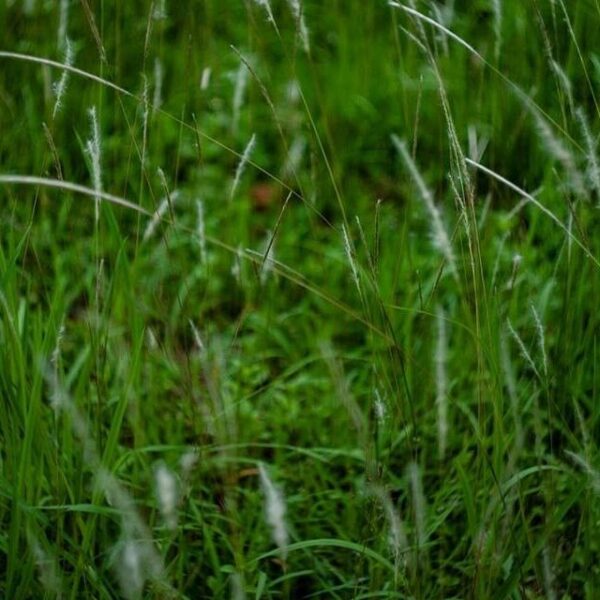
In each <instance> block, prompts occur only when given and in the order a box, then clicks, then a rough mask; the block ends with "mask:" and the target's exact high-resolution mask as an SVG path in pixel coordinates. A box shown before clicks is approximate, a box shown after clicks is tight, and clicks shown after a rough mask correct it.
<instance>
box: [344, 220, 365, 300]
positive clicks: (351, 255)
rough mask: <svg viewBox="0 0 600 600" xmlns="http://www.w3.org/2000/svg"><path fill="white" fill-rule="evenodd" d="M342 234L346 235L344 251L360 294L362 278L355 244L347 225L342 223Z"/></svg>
mask: <svg viewBox="0 0 600 600" xmlns="http://www.w3.org/2000/svg"><path fill="white" fill-rule="evenodd" d="M342 235H343V237H344V251H345V252H346V258H347V259H348V263H349V264H350V270H351V271H352V279H354V285H356V289H357V290H358V293H359V295H360V294H361V292H362V290H361V288H360V278H359V276H358V268H357V267H356V260H355V254H356V253H355V250H354V245H353V244H352V242H351V241H350V236H349V235H348V230H347V229H346V225H342Z"/></svg>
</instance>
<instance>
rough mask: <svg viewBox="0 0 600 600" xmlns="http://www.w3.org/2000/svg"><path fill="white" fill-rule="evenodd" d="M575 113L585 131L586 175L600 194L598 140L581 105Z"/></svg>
mask: <svg viewBox="0 0 600 600" xmlns="http://www.w3.org/2000/svg"><path fill="white" fill-rule="evenodd" d="M575 114H576V116H577V120H578V121H579V126H580V127H581V131H582V133H583V139H584V141H585V149H586V158H587V172H586V175H587V177H588V180H589V182H590V184H591V187H592V189H593V190H595V191H596V193H598V194H600V166H599V165H598V156H597V154H596V146H597V144H596V140H594V137H593V136H592V132H591V130H590V125H589V123H588V120H587V117H586V115H585V112H584V111H583V109H582V108H581V107H579V108H578V109H577V110H576V111H575Z"/></svg>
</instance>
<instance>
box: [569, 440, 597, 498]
mask: <svg viewBox="0 0 600 600" xmlns="http://www.w3.org/2000/svg"><path fill="white" fill-rule="evenodd" d="M565 454H566V455H567V456H568V457H569V458H570V459H571V460H572V461H573V463H574V464H575V465H577V466H578V467H579V468H580V469H581V470H582V471H583V472H584V473H585V474H586V475H587V476H588V478H589V479H590V483H591V485H592V489H593V490H594V492H596V493H597V494H600V472H598V471H597V470H596V469H594V467H592V465H591V464H590V463H589V461H588V460H587V459H586V458H584V457H583V456H581V455H579V454H575V452H571V451H570V450H565Z"/></svg>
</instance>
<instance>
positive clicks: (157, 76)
mask: <svg viewBox="0 0 600 600" xmlns="http://www.w3.org/2000/svg"><path fill="white" fill-rule="evenodd" d="M163 79H164V70H163V65H162V62H161V60H160V58H158V56H157V57H156V58H155V59H154V96H153V98H152V110H153V111H157V110H158V109H159V108H160V107H161V106H162V84H163Z"/></svg>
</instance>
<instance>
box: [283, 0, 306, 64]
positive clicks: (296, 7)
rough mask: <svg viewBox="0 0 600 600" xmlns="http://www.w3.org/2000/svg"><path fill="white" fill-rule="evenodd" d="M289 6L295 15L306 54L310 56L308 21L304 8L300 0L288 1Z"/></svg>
mask: <svg viewBox="0 0 600 600" xmlns="http://www.w3.org/2000/svg"><path fill="white" fill-rule="evenodd" d="M288 5H289V7H290V10H291V11H292V15H294V19H295V21H296V27H297V29H298V35H299V36H300V40H301V42H302V47H303V48H304V52H306V54H310V39H309V33H308V27H307V26H306V21H305V20H304V7H303V6H302V3H301V1H300V0H288Z"/></svg>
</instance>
